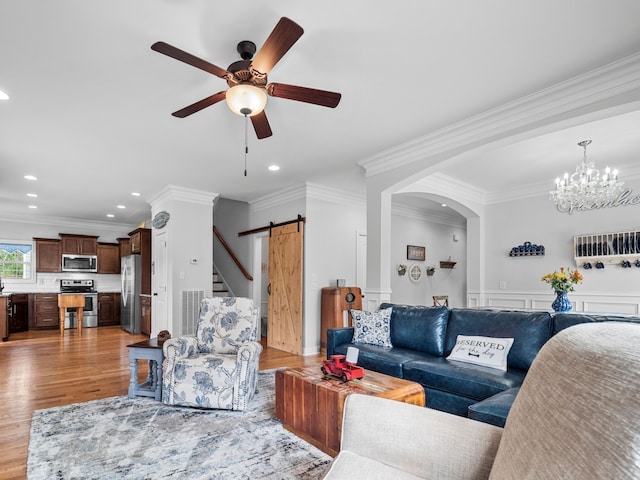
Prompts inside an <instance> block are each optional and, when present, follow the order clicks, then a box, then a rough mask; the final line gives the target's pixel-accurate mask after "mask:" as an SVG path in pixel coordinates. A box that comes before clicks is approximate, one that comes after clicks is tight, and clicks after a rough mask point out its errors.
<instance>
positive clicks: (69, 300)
mask: <svg viewBox="0 0 640 480" xmlns="http://www.w3.org/2000/svg"><path fill="white" fill-rule="evenodd" d="M84 301H85V299H84V295H74V294H68V293H67V294H59V295H58V308H59V309H60V335H64V317H65V314H66V311H67V308H75V309H76V319H77V322H78V325H77V328H78V335H82V313H83V311H84Z"/></svg>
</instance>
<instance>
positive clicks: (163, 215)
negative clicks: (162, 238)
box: [153, 211, 170, 228]
mask: <svg viewBox="0 0 640 480" xmlns="http://www.w3.org/2000/svg"><path fill="white" fill-rule="evenodd" d="M169 217H170V215H169V213H167V212H165V211H162V212H158V213H157V214H156V216H155V217H153V227H154V228H163V227H164V226H165V225H166V224H167V222H168V221H169Z"/></svg>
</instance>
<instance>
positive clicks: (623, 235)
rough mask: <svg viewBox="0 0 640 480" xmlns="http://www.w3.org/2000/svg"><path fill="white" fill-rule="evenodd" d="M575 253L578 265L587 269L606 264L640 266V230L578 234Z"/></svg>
mask: <svg viewBox="0 0 640 480" xmlns="http://www.w3.org/2000/svg"><path fill="white" fill-rule="evenodd" d="M573 255H574V259H575V261H576V265H577V266H578V267H582V268H586V269H587V270H588V269H589V268H592V267H595V268H604V266H605V265H620V266H622V267H623V268H630V267H632V266H633V267H640V230H629V231H624V232H614V233H595V234H588V235H576V236H574V237H573Z"/></svg>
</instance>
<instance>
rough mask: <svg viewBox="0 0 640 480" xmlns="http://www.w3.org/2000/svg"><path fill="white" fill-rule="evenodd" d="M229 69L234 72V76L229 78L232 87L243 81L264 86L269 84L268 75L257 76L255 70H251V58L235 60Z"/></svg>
mask: <svg viewBox="0 0 640 480" xmlns="http://www.w3.org/2000/svg"><path fill="white" fill-rule="evenodd" d="M227 71H228V72H230V73H231V74H232V78H227V84H228V85H229V86H230V87H233V86H234V85H238V84H242V83H248V84H250V85H254V86H256V87H263V88H264V87H265V86H266V85H267V76H266V75H260V76H257V75H255V72H253V71H252V70H251V60H238V61H237V62H233V63H232V64H231V65H229V67H228V68H227Z"/></svg>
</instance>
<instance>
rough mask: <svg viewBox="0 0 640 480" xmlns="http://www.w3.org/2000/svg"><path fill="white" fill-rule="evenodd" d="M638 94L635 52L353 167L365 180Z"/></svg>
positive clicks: (638, 65)
mask: <svg viewBox="0 0 640 480" xmlns="http://www.w3.org/2000/svg"><path fill="white" fill-rule="evenodd" d="M638 90H640V52H638V53H635V54H633V55H630V56H628V57H625V58H622V59H620V60H618V61H616V62H613V63H610V64H608V65H605V66H603V67H600V68H597V69H595V70H592V71H590V72H587V73H585V74H582V75H579V76H576V77H573V78H571V79H569V80H566V81H564V82H561V83H558V84H556V85H553V86H551V87H549V88H546V89H543V90H540V91H538V92H536V93H533V94H530V95H527V96H525V97H521V98H520V99H517V100H515V101H512V102H509V103H506V104H504V105H501V106H499V107H497V108H494V109H491V110H488V111H486V112H484V113H481V114H479V115H475V116H473V117H469V118H468V119H465V120H462V121H460V122H457V123H454V124H452V125H450V126H447V127H445V128H442V129H439V130H436V131H434V132H431V133H428V134H426V135H423V136H421V137H418V138H416V139H414V140H411V141H409V142H405V143H402V144H400V145H397V146H395V147H391V148H389V149H386V150H383V151H381V152H379V153H377V154H375V155H372V156H370V157H368V158H365V159H363V160H361V161H359V162H357V163H358V165H360V166H361V167H363V168H364V169H365V175H366V176H367V177H369V176H373V175H379V174H381V173H385V172H389V171H392V170H394V169H397V168H399V167H402V166H405V165H408V164H411V163H413V162H416V161H419V160H424V159H426V158H429V157H434V156H436V155H441V154H446V153H447V152H451V151H453V150H454V149H459V150H464V149H465V148H466V149H470V148H472V147H473V146H474V145H475V146H478V145H482V144H485V143H488V142H490V141H493V140H495V139H497V138H500V137H504V136H505V135H506V134H507V133H508V132H517V131H519V130H521V129H532V128H534V126H539V125H540V124H541V123H543V122H545V121H546V122H550V121H554V118H556V120H555V121H557V118H558V117H560V116H562V115H567V114H571V113H574V114H575V112H578V111H580V109H583V108H585V107H587V106H589V105H594V104H597V103H598V102H605V101H607V100H611V99H613V98H614V97H618V96H620V97H621V98H623V97H622V96H623V95H624V94H628V93H630V92H633V91H638ZM639 93H640V92H639ZM636 100H637V99H636ZM620 101H621V102H624V100H620ZM627 101H628V100H627Z"/></svg>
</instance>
